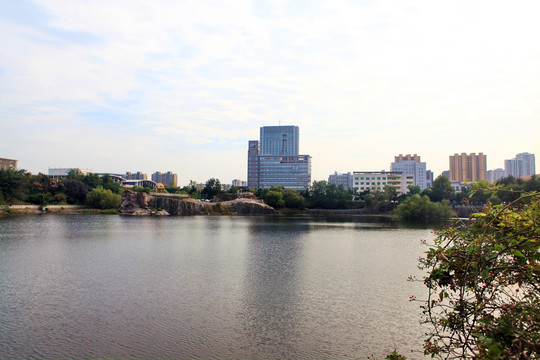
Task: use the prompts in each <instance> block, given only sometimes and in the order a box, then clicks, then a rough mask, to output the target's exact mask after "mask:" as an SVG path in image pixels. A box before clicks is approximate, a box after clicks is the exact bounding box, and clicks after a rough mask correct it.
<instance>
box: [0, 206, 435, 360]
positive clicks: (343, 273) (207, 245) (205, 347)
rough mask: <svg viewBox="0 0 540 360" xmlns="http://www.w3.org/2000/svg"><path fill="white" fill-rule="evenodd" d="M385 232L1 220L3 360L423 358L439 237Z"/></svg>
mask: <svg viewBox="0 0 540 360" xmlns="http://www.w3.org/2000/svg"><path fill="white" fill-rule="evenodd" d="M387 225H388V224H387V223H385V222H384V221H382V222H380V221H374V222H360V221H358V219H356V218H343V219H339V221H338V220H336V219H335V218H320V217H319V218H315V217H314V218H309V217H298V218H281V217H277V218H272V217H267V218H264V217H191V218H172V217H171V218H130V217H118V216H99V215H96V216H81V215H73V216H70V215H63V216H54V215H41V216H20V217H7V218H0V323H1V324H2V326H0V354H1V355H0V357H2V358H4V357H7V358H38V359H44V358H66V357H73V358H95V357H115V358H149V357H152V358H187V357H189V358H291V359H292V358H294V359H298V358H304V359H311V358H320V359H331V358H349V359H352V358H366V356H367V355H370V354H375V355H377V356H379V357H381V358H383V357H384V355H385V354H387V353H389V352H391V351H392V350H393V349H394V348H397V349H400V351H401V352H403V353H405V355H408V357H409V358H421V354H420V353H419V352H418V351H419V350H420V348H421V337H422V334H423V330H422V328H421V326H420V325H419V319H420V310H419V309H418V305H417V304H415V303H409V302H408V298H409V296H410V295H411V294H416V295H419V296H421V294H422V293H423V291H424V290H423V288H422V285H421V284H418V283H410V282H407V281H406V278H407V276H408V275H410V274H418V269H417V268H416V259H417V258H418V256H420V255H421V253H422V252H423V250H424V249H423V248H422V246H421V245H420V241H419V240H420V239H428V238H431V234H430V232H429V230H425V229H404V228H397V227H395V226H387ZM411 351H415V352H414V353H411Z"/></svg>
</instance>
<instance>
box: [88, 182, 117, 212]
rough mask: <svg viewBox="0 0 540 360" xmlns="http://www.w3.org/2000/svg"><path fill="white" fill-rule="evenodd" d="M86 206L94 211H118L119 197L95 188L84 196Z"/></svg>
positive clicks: (100, 188) (108, 191) (109, 191)
mask: <svg viewBox="0 0 540 360" xmlns="http://www.w3.org/2000/svg"><path fill="white" fill-rule="evenodd" d="M86 204H87V205H88V206H90V207H92V208H95V209H118V208H119V207H120V195H117V194H113V192H112V191H111V190H105V189H103V188H102V187H97V188H95V189H94V190H92V191H90V192H89V193H88V194H86Z"/></svg>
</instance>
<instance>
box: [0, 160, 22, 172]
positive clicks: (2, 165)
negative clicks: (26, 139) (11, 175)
mask: <svg viewBox="0 0 540 360" xmlns="http://www.w3.org/2000/svg"><path fill="white" fill-rule="evenodd" d="M18 163H19V161H18V160H13V159H5V158H0V169H12V170H17V168H18Z"/></svg>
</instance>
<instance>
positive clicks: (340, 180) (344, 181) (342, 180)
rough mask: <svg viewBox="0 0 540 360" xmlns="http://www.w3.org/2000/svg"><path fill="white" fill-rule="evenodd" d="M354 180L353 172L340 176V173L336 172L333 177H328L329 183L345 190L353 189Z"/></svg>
mask: <svg viewBox="0 0 540 360" xmlns="http://www.w3.org/2000/svg"><path fill="white" fill-rule="evenodd" d="M353 178H354V176H353V174H352V173H351V172H348V173H344V174H338V172H337V171H336V172H334V173H333V174H332V175H328V183H329V184H334V185H338V186H339V185H343V187H344V188H345V189H352V188H353Z"/></svg>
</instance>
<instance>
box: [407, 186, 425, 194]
mask: <svg viewBox="0 0 540 360" xmlns="http://www.w3.org/2000/svg"><path fill="white" fill-rule="evenodd" d="M421 192H422V189H420V186H419V185H409V186H407V195H410V196H413V195H414V194H420V193H421Z"/></svg>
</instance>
